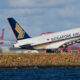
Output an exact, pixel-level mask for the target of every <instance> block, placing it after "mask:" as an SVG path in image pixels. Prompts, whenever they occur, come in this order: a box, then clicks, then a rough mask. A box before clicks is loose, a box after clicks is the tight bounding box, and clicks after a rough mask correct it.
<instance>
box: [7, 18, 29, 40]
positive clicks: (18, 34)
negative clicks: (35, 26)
mask: <svg viewBox="0 0 80 80" xmlns="http://www.w3.org/2000/svg"><path fill="white" fill-rule="evenodd" d="M7 20H8V23H9V25H10V27H11V29H12V31H13V33H14V35H15V38H16V40H22V39H27V38H30V36H29V35H28V34H27V33H26V32H25V31H24V30H23V29H22V28H21V27H20V25H19V24H18V23H17V22H16V21H15V20H14V18H7Z"/></svg>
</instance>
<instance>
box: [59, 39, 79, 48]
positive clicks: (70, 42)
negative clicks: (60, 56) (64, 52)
mask: <svg viewBox="0 0 80 80" xmlns="http://www.w3.org/2000/svg"><path fill="white" fill-rule="evenodd" d="M75 43H80V39H75V40H71V41H68V42H66V43H64V44H63V45H61V46H60V48H61V47H67V46H69V45H72V44H75Z"/></svg>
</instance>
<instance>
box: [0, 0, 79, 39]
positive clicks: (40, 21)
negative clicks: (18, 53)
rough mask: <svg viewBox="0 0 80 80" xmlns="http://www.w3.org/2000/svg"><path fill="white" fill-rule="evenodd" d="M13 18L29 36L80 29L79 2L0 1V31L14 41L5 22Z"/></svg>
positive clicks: (64, 0)
mask: <svg viewBox="0 0 80 80" xmlns="http://www.w3.org/2000/svg"><path fill="white" fill-rule="evenodd" d="M7 17H14V18H15V19H16V20H17V21H18V23H19V24H20V25H21V27H23V29H25V31H26V32H27V33H28V34H29V35H30V36H32V37H33V36H38V35H40V34H41V33H42V32H57V31H62V30H67V29H72V28H77V27H80V0H1V1H0V29H2V28H3V27H4V28H5V39H6V40H15V37H14V35H13V33H12V31H11V29H10V27H9V25H8V23H7V21H6V18H7ZM0 32H1V31H0Z"/></svg>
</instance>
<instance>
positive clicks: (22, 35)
mask: <svg viewBox="0 0 80 80" xmlns="http://www.w3.org/2000/svg"><path fill="white" fill-rule="evenodd" d="M15 30H16V31H17V32H18V37H17V39H21V38H23V37H24V34H25V32H24V31H23V29H22V28H21V27H20V26H19V25H18V24H16V27H15Z"/></svg>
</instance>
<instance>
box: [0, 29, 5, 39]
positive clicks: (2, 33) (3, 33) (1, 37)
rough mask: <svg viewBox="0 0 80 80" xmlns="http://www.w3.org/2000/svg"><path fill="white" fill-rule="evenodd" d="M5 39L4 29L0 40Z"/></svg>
mask: <svg viewBox="0 0 80 80" xmlns="http://www.w3.org/2000/svg"><path fill="white" fill-rule="evenodd" d="M3 38H4V28H3V29H2V35H1V37H0V40H3Z"/></svg>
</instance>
